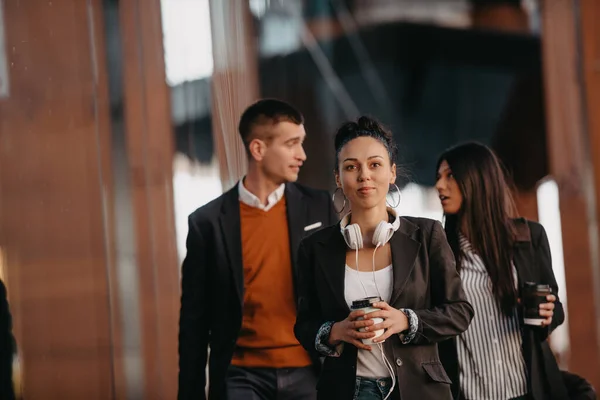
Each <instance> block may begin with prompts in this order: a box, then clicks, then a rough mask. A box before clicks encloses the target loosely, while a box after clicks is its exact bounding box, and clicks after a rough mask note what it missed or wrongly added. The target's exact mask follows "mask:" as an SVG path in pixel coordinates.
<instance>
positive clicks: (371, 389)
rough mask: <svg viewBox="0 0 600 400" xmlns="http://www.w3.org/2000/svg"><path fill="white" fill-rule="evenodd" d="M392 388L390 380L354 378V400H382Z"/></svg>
mask: <svg viewBox="0 0 600 400" xmlns="http://www.w3.org/2000/svg"><path fill="white" fill-rule="evenodd" d="M391 388H392V378H379V379H376V378H363V377H361V376H357V377H356V389H355V390H354V400H383V399H385V396H387V395H388V393H389V392H390V389H391Z"/></svg>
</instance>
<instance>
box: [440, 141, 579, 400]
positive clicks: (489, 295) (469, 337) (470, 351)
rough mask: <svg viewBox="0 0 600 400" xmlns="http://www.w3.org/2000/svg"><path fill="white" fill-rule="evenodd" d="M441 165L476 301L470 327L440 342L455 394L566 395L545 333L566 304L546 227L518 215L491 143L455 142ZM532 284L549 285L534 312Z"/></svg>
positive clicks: (448, 224)
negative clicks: (526, 308) (527, 302)
mask: <svg viewBox="0 0 600 400" xmlns="http://www.w3.org/2000/svg"><path fill="white" fill-rule="evenodd" d="M436 171H437V182H436V189H437V191H438V193H439V197H440V201H441V203H442V208H443V210H444V216H445V230H446V236H447V238H448V242H449V243H450V247H451V248H452V250H453V252H454V255H455V257H456V267H457V270H458V272H459V274H460V276H461V278H462V281H463V286H464V289H465V292H466V295H467V298H468V300H469V302H470V303H471V304H472V305H473V307H474V309H475V317H474V318H473V321H472V323H471V325H470V326H469V328H468V329H467V330H466V331H465V332H463V333H462V334H460V335H459V336H458V337H457V338H455V339H453V340H449V341H447V342H445V343H443V344H442V345H440V353H441V357H442V362H443V363H444V367H445V369H446V371H447V372H448V374H449V375H450V378H451V379H452V381H453V395H454V398H455V399H458V398H461V399H489V400H508V399H536V400H549V399H567V398H568V397H567V394H566V389H565V387H564V385H563V384H562V377H561V374H560V371H559V370H558V366H557V364H556V361H555V359H554V356H553V355H552V352H551V350H550V347H549V345H548V343H547V341H546V339H547V337H548V335H549V334H550V332H552V331H553V330H554V329H555V328H556V327H557V326H559V325H560V324H562V323H563V321H564V312H563V307H562V304H561V302H560V300H559V299H558V286H557V284H556V280H555V278H554V274H553V272H552V262H551V258H550V248H549V244H548V238H547V236H546V232H545V231H544V228H543V227H542V226H541V225H540V224H538V223H535V222H532V221H527V220H525V219H522V218H521V219H519V218H515V214H516V213H515V206H514V203H513V200H512V197H511V193H510V190H509V188H508V185H507V183H506V177H505V174H504V171H503V168H502V167H501V164H500V162H499V160H498V159H497V157H496V155H495V154H494V153H493V152H492V150H490V149H489V148H488V147H486V146H484V145H482V144H479V143H466V144H462V145H459V146H456V147H453V148H451V149H449V150H447V151H445V152H444V153H443V154H442V155H441V156H440V157H439V160H438V163H437V168H436ZM526 285H529V286H530V287H535V288H539V287H541V288H543V289H544V288H546V286H543V285H547V286H548V287H549V290H550V291H551V293H548V294H546V295H545V299H543V300H541V304H540V305H539V310H538V313H537V315H534V317H538V318H534V319H531V320H527V319H526V318H525V317H524V315H523V307H522V306H521V303H522V299H523V294H524V291H525V286H526ZM533 285H535V286H533ZM536 290H537V289H536ZM540 290H541V289H540ZM534 313H535V309H534ZM525 322H527V323H525Z"/></svg>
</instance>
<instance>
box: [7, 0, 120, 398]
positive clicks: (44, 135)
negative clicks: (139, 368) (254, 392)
mask: <svg viewBox="0 0 600 400" xmlns="http://www.w3.org/2000/svg"><path fill="white" fill-rule="evenodd" d="M0 7H1V8H2V10H1V13H0V15H2V17H3V21H1V22H0V28H1V29H2V30H3V33H4V39H5V47H4V49H3V51H4V54H2V55H0V60H2V59H4V60H6V64H7V66H8V69H7V71H6V74H5V75H4V76H2V78H5V79H6V81H4V82H3V87H5V88H7V90H4V91H3V93H2V97H1V98H0V247H2V249H3V253H4V263H5V265H4V267H5V270H6V273H7V275H6V277H7V282H6V283H7V286H8V290H9V292H10V302H11V304H10V306H11V311H12V314H13V322H14V332H15V336H16V340H17V346H18V347H19V351H20V353H21V355H22V359H21V361H22V366H23V374H24V375H23V379H24V382H23V383H24V391H25V398H27V399H98V400H103V399H109V398H112V397H113V392H114V376H113V371H112V359H113V352H112V348H111V325H110V322H111V308H110V296H109V284H108V278H107V276H108V271H109V270H110V269H111V266H112V264H113V258H112V255H111V250H110V247H111V242H112V240H113V239H114V237H113V235H112V234H111V224H112V223H111V215H112V205H111V202H110V201H108V199H109V198H110V196H111V187H112V182H111V174H110V145H111V144H110V135H108V134H107V132H109V129H110V128H109V126H110V118H109V110H108V91H107V75H106V67H105V65H106V64H105V61H106V60H105V43H104V40H103V34H102V25H103V24H102V13H101V8H102V7H101V2H100V1H99V0H90V1H80V0H70V1H47V0H44V1H42V0H32V1H2V2H0ZM1 48H2V47H1V46H0V49H1ZM6 82H8V85H4V83H6Z"/></svg>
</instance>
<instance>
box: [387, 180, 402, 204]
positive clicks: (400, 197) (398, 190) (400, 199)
mask: <svg viewBox="0 0 600 400" xmlns="http://www.w3.org/2000/svg"><path fill="white" fill-rule="evenodd" d="M392 185H394V186H396V192H397V193H398V202H397V203H396V204H394V205H391V204H390V203H388V201H387V198H386V199H385V204H387V205H388V207H390V208H394V209H396V208H398V206H399V205H400V203H401V202H402V193H400V188H399V187H398V185H396V184H395V183H392ZM388 193H391V191H390V192H388Z"/></svg>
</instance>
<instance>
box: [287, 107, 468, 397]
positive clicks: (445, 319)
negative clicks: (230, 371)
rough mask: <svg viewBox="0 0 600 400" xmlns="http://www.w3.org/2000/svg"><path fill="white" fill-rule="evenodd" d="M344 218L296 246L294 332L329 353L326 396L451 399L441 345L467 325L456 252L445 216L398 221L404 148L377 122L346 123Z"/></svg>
mask: <svg viewBox="0 0 600 400" xmlns="http://www.w3.org/2000/svg"><path fill="white" fill-rule="evenodd" d="M335 151H336V163H335V171H334V175H335V180H336V184H337V190H336V195H337V196H340V200H341V199H342V198H343V203H344V205H345V207H343V208H345V209H346V210H347V209H348V208H349V209H350V211H351V212H350V213H347V214H346V215H345V216H344V217H343V218H342V221H341V222H340V223H339V224H337V225H334V226H330V227H327V228H324V229H322V230H321V231H319V232H317V233H315V234H313V235H311V236H309V237H308V238H306V239H304V240H303V241H302V243H301V245H300V250H299V251H298V274H299V277H300V278H299V280H298V293H299V301H298V315H297V320H296V325H295V333H296V337H297V338H298V340H299V341H300V343H301V344H302V345H303V346H304V347H305V348H306V349H307V350H308V351H310V352H315V351H317V352H319V353H320V354H321V355H322V356H325V362H324V364H323V370H322V372H321V376H320V378H319V383H318V386H317V395H318V398H319V399H327V400H329V399H340V400H371V399H372V400H375V399H378V400H381V399H388V398H389V399H400V398H402V399H423V400H425V399H436V400H438V399H440V400H441V399H451V392H450V380H449V379H448V376H447V375H446V373H445V371H444V368H443V367H442V364H441V362H440V359H439V355H438V347H437V344H438V343H439V342H441V341H444V340H447V339H449V338H452V337H454V336H456V335H457V334H459V333H461V332H463V331H464V330H465V329H467V326H468V325H469V321H470V320H471V318H472V315H473V309H472V308H471V306H470V305H469V303H468V302H467V301H466V300H465V296H464V293H463V290H462V286H461V282H460V278H459V276H458V274H457V273H456V269H455V266H454V256H453V255H452V252H451V251H450V247H449V246H448V242H447V241H446V238H445V235H444V231H443V228H442V226H441V224H440V223H439V222H436V221H433V220H428V219H425V218H412V217H399V216H397V215H396V212H395V211H394V209H393V208H395V206H396V205H397V204H394V202H392V203H393V204H386V203H387V200H386V199H387V195H388V191H389V190H390V187H395V180H396V163H395V155H396V147H395V145H394V141H393V139H392V135H391V133H390V132H388V131H387V130H386V129H385V128H384V127H383V126H381V125H380V124H379V123H378V122H377V121H375V120H373V119H371V118H368V117H361V118H359V119H358V121H357V122H347V123H345V124H344V125H342V127H341V128H340V129H339V130H338V132H337V134H336V137H335Z"/></svg>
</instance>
